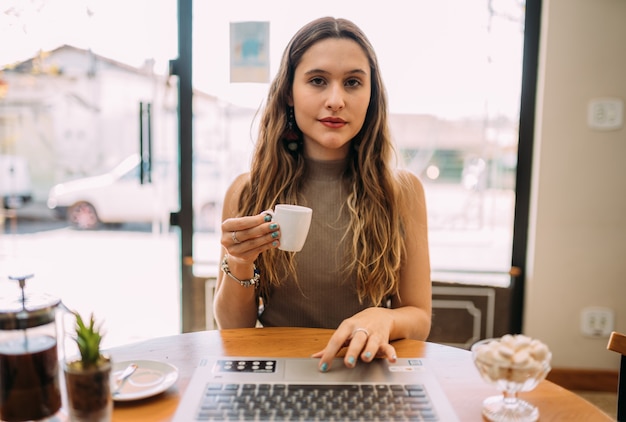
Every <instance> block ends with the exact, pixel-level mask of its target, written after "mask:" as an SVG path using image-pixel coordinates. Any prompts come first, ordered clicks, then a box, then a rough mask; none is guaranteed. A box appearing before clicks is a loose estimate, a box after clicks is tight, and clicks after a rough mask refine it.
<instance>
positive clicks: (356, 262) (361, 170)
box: [214, 17, 431, 371]
mask: <svg viewBox="0 0 626 422" xmlns="http://www.w3.org/2000/svg"><path fill="white" fill-rule="evenodd" d="M393 152H394V151H393V146H392V143H391V139H390V134H389V129H388V126H387V100H386V93H385V90H384V87H383V83H382V80H381V75H380V72H379V68H378V62H377V58H376V55H375V53H374V50H373V48H372V46H371V44H370V43H369V41H368V40H367V38H366V36H365V35H364V34H363V32H362V31H361V30H360V29H359V28H358V27H357V26H355V25H354V24H353V23H352V22H350V21H348V20H345V19H334V18H328V17H327V18H321V19H318V20H315V21H313V22H310V23H309V24H307V25H305V26H304V27H303V28H302V29H300V31H298V33H296V34H295V36H294V37H293V38H292V40H291V41H290V43H289V45H288V46H287V48H286V50H285V52H284V54H283V58H282V61H281V65H280V69H279V70H278V74H277V75H276V78H275V79H274V81H273V82H272V84H271V87H270V91H269V94H268V97H267V102H266V105H265V108H264V111H263V114H262V117H261V124H260V131H259V138H258V141H257V144H256V149H255V152H254V156H253V160H252V168H251V171H250V173H246V174H243V175H240V176H239V177H238V178H236V180H235V181H234V182H233V184H232V185H231V186H230V188H229V189H228V191H227V193H226V196H225V201H224V209H223V223H222V237H221V244H222V246H223V248H222V249H223V255H222V262H223V265H222V269H223V270H224V271H223V272H220V275H219V277H218V281H217V287H216V292H215V303H214V305H215V306H214V309H215V316H216V320H217V322H218V325H219V326H220V328H237V327H254V326H255V324H256V323H257V319H258V321H260V322H261V324H262V325H264V326H306V327H323V328H336V330H335V332H334V334H333V335H332V337H331V339H330V340H329V343H328V344H327V345H326V347H325V348H324V349H323V350H321V351H319V352H317V353H315V354H314V355H313V356H314V357H319V358H320V363H319V368H320V370H321V371H327V370H329V369H330V364H331V361H332V359H333V358H334V357H335V356H336V354H337V353H338V352H339V350H340V349H342V348H343V347H347V350H346V354H345V359H344V362H345V364H346V365H347V366H348V367H354V365H355V364H356V361H357V359H359V358H360V359H361V360H363V361H365V362H370V361H371V360H372V359H374V358H375V357H385V358H387V359H389V360H390V361H394V360H395V358H396V354H395V350H394V348H393V346H391V345H390V344H389V342H390V341H391V340H395V339H400V338H413V339H418V340H425V339H426V337H427V336H428V333H429V331H430V324H431V280H430V259H429V251H428V237H427V224H426V205H425V199H424V191H423V187H422V184H421V183H420V181H419V179H418V178H417V177H416V176H415V175H413V174H411V173H409V172H407V171H403V170H393V169H392V167H391V160H392V158H393ZM279 203H287V204H299V205H304V206H308V207H310V208H312V209H313V219H312V222H311V228H310V231H309V235H308V238H307V241H306V243H305V245H304V248H303V249H302V251H301V252H298V253H290V252H284V251H281V250H278V249H277V248H278V246H279V245H280V227H278V225H277V224H276V223H274V222H272V221H271V216H270V215H269V214H267V213H264V212H263V211H264V210H268V209H270V208H273V206H274V205H275V204H279Z"/></svg>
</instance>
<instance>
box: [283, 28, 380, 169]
mask: <svg viewBox="0 0 626 422" xmlns="http://www.w3.org/2000/svg"><path fill="white" fill-rule="evenodd" d="M292 88H293V89H292V102H293V103H292V104H290V105H292V106H293V107H294V114H295V118H296V123H297V124H298V128H300V130H301V131H302V133H303V137H304V150H305V152H306V154H307V156H309V157H311V158H315V159H319V160H336V159H341V158H344V157H345V156H346V155H347V154H348V152H349V150H350V141H351V140H352V138H354V137H355V136H356V134H357V133H359V131H360V130H361V127H362V126H363V122H364V121H365V114H366V113H367V107H368V105H369V102H370V96H371V91H372V88H371V74H370V67H369V61H368V60H367V56H366V55H365V52H364V51H363V50H362V49H361V47H360V46H359V44H357V43H356V42H355V41H352V40H350V39H343V38H342V39H336V38H330V39H325V40H322V41H319V42H317V43H316V44H313V45H312V46H311V47H310V48H309V49H308V50H307V51H306V53H304V55H303V56H302V60H301V61H300V64H298V66H297V67H296V70H295V75H294V80H293V87H292Z"/></svg>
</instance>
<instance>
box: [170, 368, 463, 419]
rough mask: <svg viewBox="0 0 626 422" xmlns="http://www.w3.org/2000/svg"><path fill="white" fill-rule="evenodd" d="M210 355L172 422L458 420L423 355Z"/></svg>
mask: <svg viewBox="0 0 626 422" xmlns="http://www.w3.org/2000/svg"><path fill="white" fill-rule="evenodd" d="M318 363H319V360H318V359H314V358H267V357H225V356H219V357H218V356H209V357H206V358H204V359H202V360H201V362H200V364H199V365H198V367H197V368H196V369H195V370H194V373H193V375H192V378H191V380H190V382H189V385H188V387H187V389H186V390H185V392H184V393H183V396H182V398H181V401H180V403H179V405H178V408H177V409H176V413H175V415H174V418H173V419H172V421H173V422H192V421H229V420H244V421H245V420H250V421H255V420H256V421H290V420H302V421H330V420H341V421H353V420H354V421H359V420H361V421H375V420H380V421H390V420H407V421H433V422H435V421H436V422H455V421H458V420H459V419H458V417H457V415H456V414H455V412H454V410H453V409H452V406H451V405H450V402H449V401H448V398H447V397H446V395H445V393H444V392H443V390H442V389H441V386H440V385H439V382H438V380H437V378H436V376H435V374H434V373H433V371H432V368H430V367H429V364H428V360H427V359H424V358H398V359H397V361H396V363H393V364H392V363H389V362H388V361H387V360H385V359H376V360H374V361H373V362H371V363H363V362H359V363H358V364H357V366H356V367H355V368H346V367H345V366H344V363H343V360H342V359H339V358H337V359H335V361H334V362H333V364H332V367H331V369H330V370H329V371H328V372H320V371H319V369H318Z"/></svg>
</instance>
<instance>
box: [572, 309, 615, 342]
mask: <svg viewBox="0 0 626 422" xmlns="http://www.w3.org/2000/svg"><path fill="white" fill-rule="evenodd" d="M614 320H615V316H614V315H613V310H612V309H610V308H603V307H597V306H594V307H589V308H585V309H583V311H582V313H581V318H580V330H581V331H582V333H583V335H585V336H589V337H608V336H610V335H611V332H612V331H613V324H614Z"/></svg>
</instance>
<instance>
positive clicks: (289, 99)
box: [287, 94, 293, 107]
mask: <svg viewBox="0 0 626 422" xmlns="http://www.w3.org/2000/svg"><path fill="white" fill-rule="evenodd" d="M287 105H288V106H289V107H293V96H292V95H291V94H289V96H288V97H287Z"/></svg>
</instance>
